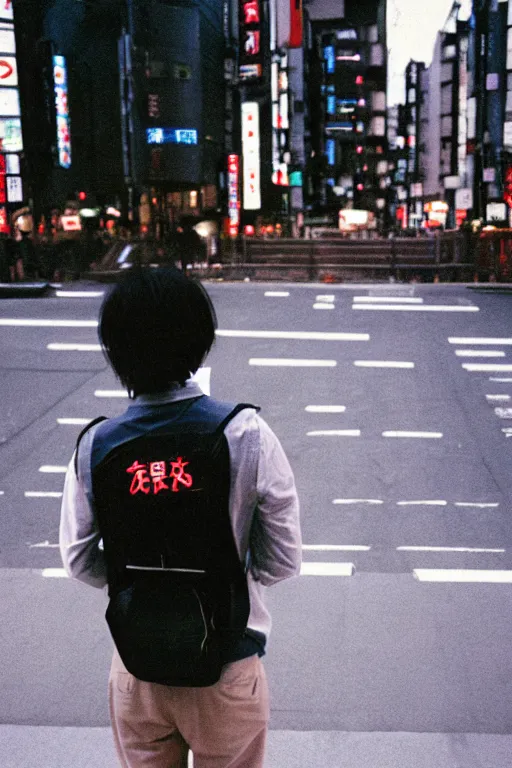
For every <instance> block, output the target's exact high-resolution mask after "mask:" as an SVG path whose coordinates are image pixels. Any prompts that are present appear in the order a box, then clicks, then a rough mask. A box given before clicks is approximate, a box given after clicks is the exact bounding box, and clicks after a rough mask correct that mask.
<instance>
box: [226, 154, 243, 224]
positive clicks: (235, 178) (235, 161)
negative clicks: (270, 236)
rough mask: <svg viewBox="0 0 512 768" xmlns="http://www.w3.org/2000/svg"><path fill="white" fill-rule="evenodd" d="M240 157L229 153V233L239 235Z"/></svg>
mask: <svg viewBox="0 0 512 768" xmlns="http://www.w3.org/2000/svg"><path fill="white" fill-rule="evenodd" d="M239 171H240V158H239V156H238V155H228V215H229V234H230V236H231V237H236V236H237V235H238V228H239V226H240V189H239Z"/></svg>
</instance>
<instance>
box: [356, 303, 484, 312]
mask: <svg viewBox="0 0 512 768" xmlns="http://www.w3.org/2000/svg"><path fill="white" fill-rule="evenodd" d="M352 309H362V310H376V311H381V312H382V311H388V312H479V311H480V307H475V306H465V305H461V306H459V305H458V304H456V305H450V304H411V305H402V304H397V305H396V306H394V305H393V304H352Z"/></svg>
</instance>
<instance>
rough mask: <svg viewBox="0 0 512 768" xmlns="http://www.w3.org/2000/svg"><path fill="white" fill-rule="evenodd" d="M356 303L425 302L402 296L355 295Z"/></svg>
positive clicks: (354, 301)
mask: <svg viewBox="0 0 512 768" xmlns="http://www.w3.org/2000/svg"><path fill="white" fill-rule="evenodd" d="M353 303H354V304H423V299H413V298H407V297H405V296H404V297H400V296H354V297H353Z"/></svg>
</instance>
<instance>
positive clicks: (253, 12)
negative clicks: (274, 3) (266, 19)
mask: <svg viewBox="0 0 512 768" xmlns="http://www.w3.org/2000/svg"><path fill="white" fill-rule="evenodd" d="M239 9H240V10H239V19H240V67H239V77H240V80H252V79H257V78H259V77H261V75H262V72H263V53H262V46H261V42H262V40H261V19H262V14H261V2H260V0H240V5H239Z"/></svg>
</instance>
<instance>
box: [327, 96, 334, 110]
mask: <svg viewBox="0 0 512 768" xmlns="http://www.w3.org/2000/svg"><path fill="white" fill-rule="evenodd" d="M327 114H328V115H335V114H336V96H331V95H329V96H328V97H327Z"/></svg>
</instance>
